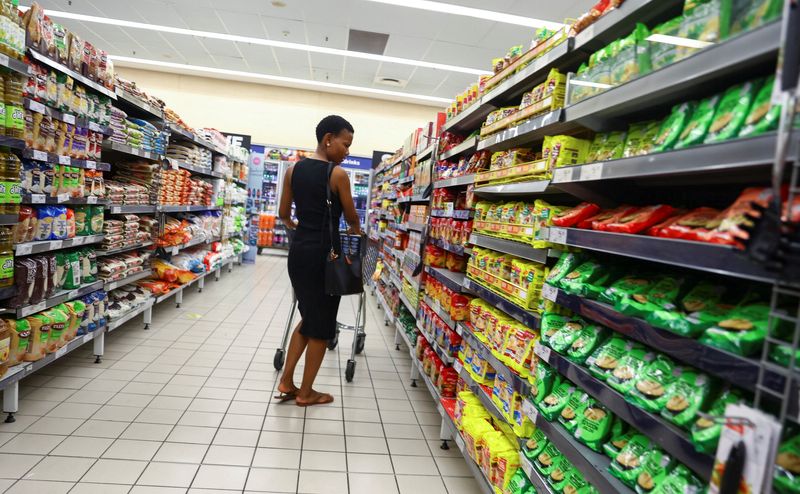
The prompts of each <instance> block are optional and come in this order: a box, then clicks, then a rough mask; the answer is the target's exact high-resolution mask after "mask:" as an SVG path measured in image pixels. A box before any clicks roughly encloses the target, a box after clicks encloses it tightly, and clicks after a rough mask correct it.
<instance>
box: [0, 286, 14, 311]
mask: <svg viewBox="0 0 800 494" xmlns="http://www.w3.org/2000/svg"><path fill="white" fill-rule="evenodd" d="M16 294H17V287H16V286H15V285H12V286H7V287H3V288H0V300H6V299H9V298H11V297H13V296H14V295H16ZM0 311H2V309H0Z"/></svg>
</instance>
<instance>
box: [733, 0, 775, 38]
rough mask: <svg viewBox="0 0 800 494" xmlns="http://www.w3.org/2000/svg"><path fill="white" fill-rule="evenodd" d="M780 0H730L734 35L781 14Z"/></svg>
mask: <svg viewBox="0 0 800 494" xmlns="http://www.w3.org/2000/svg"><path fill="white" fill-rule="evenodd" d="M782 9H783V2H782V1H781V0H731V29H730V35H731V36H734V35H736V34H739V33H743V32H745V31H749V30H751V29H755V28H757V27H758V26H761V25H763V24H766V23H768V22H770V21H772V20H775V19H777V18H778V17H780V15H781V10H782Z"/></svg>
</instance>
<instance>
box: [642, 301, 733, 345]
mask: <svg viewBox="0 0 800 494" xmlns="http://www.w3.org/2000/svg"><path fill="white" fill-rule="evenodd" d="M735 308H736V307H735V306H734V305H728V304H722V303H718V304H710V305H709V306H708V307H706V308H705V309H702V310H700V311H697V312H692V313H691V314H686V315H685V316H682V317H681V318H675V319H672V320H666V319H664V318H662V317H661V314H659V315H658V319H655V318H656V315H655V313H654V314H653V317H652V318H648V321H650V322H651V323H652V324H654V325H655V326H658V327H663V328H664V329H668V330H670V331H672V332H674V333H677V334H680V335H683V336H691V337H695V336H697V335H699V334H701V333H702V332H703V331H705V330H706V329H708V328H710V327H712V326H714V325H716V324H717V323H719V322H720V321H722V320H724V319H726V318H727V317H728V315H729V314H730V313H731V312H732V311H733V310H734V309H735ZM651 319H653V320H651ZM662 322H663V323H665V325H661V323H662Z"/></svg>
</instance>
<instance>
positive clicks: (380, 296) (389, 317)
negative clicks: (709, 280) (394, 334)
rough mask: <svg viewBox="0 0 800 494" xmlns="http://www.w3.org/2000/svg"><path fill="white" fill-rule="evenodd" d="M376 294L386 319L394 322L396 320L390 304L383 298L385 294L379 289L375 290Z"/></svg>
mask: <svg viewBox="0 0 800 494" xmlns="http://www.w3.org/2000/svg"><path fill="white" fill-rule="evenodd" d="M375 296H376V297H377V298H378V303H379V304H381V307H383V312H384V314H385V316H386V320H387V321H389V324H392V323H393V322H394V321H395V319H394V314H392V311H391V310H389V306H388V305H387V304H386V299H385V298H383V294H382V293H381V292H380V291H379V290H375Z"/></svg>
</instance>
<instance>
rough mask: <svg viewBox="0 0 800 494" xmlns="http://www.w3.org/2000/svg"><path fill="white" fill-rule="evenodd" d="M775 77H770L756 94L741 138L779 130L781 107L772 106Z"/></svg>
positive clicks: (741, 132)
mask: <svg viewBox="0 0 800 494" xmlns="http://www.w3.org/2000/svg"><path fill="white" fill-rule="evenodd" d="M774 85H775V76H774V75H773V76H770V77H768V78H767V79H766V80H765V81H764V84H763V85H762V86H761V89H759V90H758V93H756V96H755V98H754V99H753V104H752V106H751V107H750V110H749V111H748V114H747V118H745V121H744V124H743V126H742V130H741V131H740V132H739V137H753V136H757V135H761V134H763V133H765V132H769V131H771V130H775V129H777V128H778V122H779V121H780V118H781V105H773V104H772V88H773V86H774Z"/></svg>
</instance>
